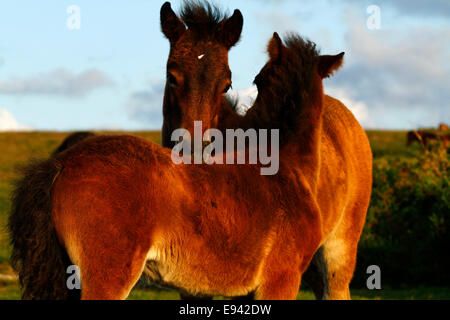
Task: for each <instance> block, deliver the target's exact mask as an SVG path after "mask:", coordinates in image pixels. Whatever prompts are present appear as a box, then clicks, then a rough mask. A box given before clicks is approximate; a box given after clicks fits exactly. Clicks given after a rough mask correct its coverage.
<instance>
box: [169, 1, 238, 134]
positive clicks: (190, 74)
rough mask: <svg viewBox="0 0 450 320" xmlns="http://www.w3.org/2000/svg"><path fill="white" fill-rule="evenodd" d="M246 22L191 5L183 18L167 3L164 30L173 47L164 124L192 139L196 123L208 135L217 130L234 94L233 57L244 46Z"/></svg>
mask: <svg viewBox="0 0 450 320" xmlns="http://www.w3.org/2000/svg"><path fill="white" fill-rule="evenodd" d="M242 26H243V17H242V14H241V12H240V11H239V10H235V11H234V13H233V15H232V16H230V17H228V16H226V15H225V14H223V13H222V12H220V10H219V9H217V7H214V6H212V5H210V4H208V3H200V2H193V1H188V2H185V3H184V6H183V8H182V9H181V14H180V17H178V16H177V15H176V14H175V13H174V12H173V10H172V8H171V6H170V3H168V2H166V3H165V4H164V5H163V6H162V8H161V28H162V32H163V33H164V35H165V36H166V38H167V39H168V40H169V41H170V54H169V59H168V62H167V79H166V91H165V101H164V104H165V106H164V118H165V121H170V124H167V123H165V125H167V126H168V127H170V128H171V130H172V131H173V130H175V129H178V128H184V129H187V130H189V131H190V132H191V134H192V133H193V126H194V121H202V122H203V129H204V130H206V129H208V128H211V127H215V126H216V125H217V123H215V122H217V119H215V118H217V117H216V115H217V114H218V112H219V108H220V107H221V105H222V103H223V101H224V95H225V93H227V91H228V90H229V89H230V88H231V71H230V68H229V66H228V51H229V50H230V49H231V48H232V47H233V46H234V45H235V44H236V43H237V42H238V41H239V38H240V36H241V32H242Z"/></svg>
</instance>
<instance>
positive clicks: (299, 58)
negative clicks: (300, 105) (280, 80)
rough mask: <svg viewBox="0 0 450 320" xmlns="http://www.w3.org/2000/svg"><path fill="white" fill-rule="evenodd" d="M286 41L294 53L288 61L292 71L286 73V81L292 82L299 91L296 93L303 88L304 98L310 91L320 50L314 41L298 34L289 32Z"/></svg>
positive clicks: (302, 94)
mask: <svg viewBox="0 0 450 320" xmlns="http://www.w3.org/2000/svg"><path fill="white" fill-rule="evenodd" d="M284 42H285V45H286V47H287V48H288V49H289V51H290V53H291V54H292V56H291V57H290V59H289V62H288V63H289V70H290V72H288V73H286V77H287V79H285V80H286V82H284V83H291V84H292V86H291V88H292V89H294V90H296V91H297V92H293V93H294V94H298V90H301V91H302V93H301V95H300V96H301V97H303V98H304V97H306V95H307V93H308V92H309V91H310V90H309V89H310V84H311V83H312V78H313V75H314V70H315V67H316V65H317V57H318V56H319V50H318V49H317V48H316V44H315V43H314V42H312V41H309V40H306V39H303V38H302V37H301V36H299V35H298V34H293V33H291V34H288V35H287V36H286V37H285V40H284Z"/></svg>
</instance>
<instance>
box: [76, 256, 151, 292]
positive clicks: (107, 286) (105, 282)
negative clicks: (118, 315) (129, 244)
mask: <svg viewBox="0 0 450 320" xmlns="http://www.w3.org/2000/svg"><path fill="white" fill-rule="evenodd" d="M86 262H87V263H80V264H81V266H80V271H81V286H82V287H81V299H82V300H124V299H126V298H127V297H128V295H129V294H130V291H131V289H133V287H134V286H135V284H136V283H137V281H138V280H139V277H140V276H141V274H142V272H143V270H144V265H145V256H143V257H135V258H133V256H132V255H131V256H126V255H123V256H120V257H115V258H110V259H108V258H107V257H106V259H105V257H100V256H93V257H91V258H89V260H88V261H86Z"/></svg>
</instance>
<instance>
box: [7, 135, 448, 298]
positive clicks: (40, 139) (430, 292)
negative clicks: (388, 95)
mask: <svg viewBox="0 0 450 320" xmlns="http://www.w3.org/2000/svg"><path fill="white" fill-rule="evenodd" d="M102 133H104V134H121V133H120V132H114V133H113V132H108V133H105V132H102ZM127 134H132V135H136V136H139V137H142V138H144V139H148V140H150V141H153V142H155V143H160V133H159V132H134V133H127ZM67 135H68V133H62V132H58V133H55V132H26V133H21V132H17V133H0V274H3V275H5V274H6V275H14V273H13V271H12V269H11V267H10V265H9V263H8V261H9V255H10V249H9V245H8V236H7V232H6V222H7V215H8V212H9V208H10V201H9V194H10V192H11V188H12V182H13V181H14V179H15V178H16V171H17V168H18V167H19V166H20V165H21V164H24V163H26V162H27V161H28V159H30V158H33V157H34V158H43V157H48V156H49V155H50V153H51V152H52V151H53V150H54V149H55V148H56V147H57V146H58V145H59V144H60V143H61V142H62V140H63V139H64V138H65V137H66V136H67ZM368 136H369V139H370V142H371V145H372V149H373V154H374V157H375V158H379V157H383V156H400V157H409V156H414V154H416V153H417V152H420V146H419V145H417V144H415V145H413V146H411V147H407V146H406V132H402V131H368ZM298 298H299V299H301V300H310V299H314V296H313V294H312V292H311V291H309V290H301V291H300V293H299V296H298ZM352 298H353V299H356V300H366V299H370V300H372V299H373V300H378V299H388V300H390V299H450V288H439V287H418V288H386V289H383V290H377V291H370V290H367V289H353V290H352ZM3 299H20V289H19V285H18V283H17V281H10V280H2V279H1V278H0V300H3ZM129 299H131V300H144V299H145V300H147V299H153V300H173V299H179V295H178V293H176V292H174V291H169V290H159V289H142V288H135V289H134V290H133V291H132V293H131V294H130V296H129Z"/></svg>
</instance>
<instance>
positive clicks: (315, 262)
mask: <svg viewBox="0 0 450 320" xmlns="http://www.w3.org/2000/svg"><path fill="white" fill-rule="evenodd" d="M326 268H327V266H326V263H325V259H324V256H323V248H322V247H320V248H319V249H318V250H317V252H316V253H315V255H314V257H313V259H312V261H311V263H310V264H309V266H308V269H306V271H305V273H303V276H302V280H303V281H305V283H306V284H307V285H308V286H309V287H310V288H311V289H312V291H313V293H314V296H315V297H316V299H317V300H321V299H323V297H324V293H325V285H326V281H327V270H326Z"/></svg>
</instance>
